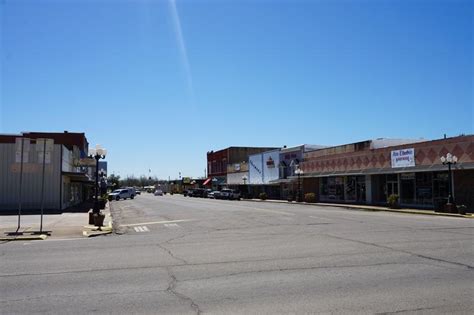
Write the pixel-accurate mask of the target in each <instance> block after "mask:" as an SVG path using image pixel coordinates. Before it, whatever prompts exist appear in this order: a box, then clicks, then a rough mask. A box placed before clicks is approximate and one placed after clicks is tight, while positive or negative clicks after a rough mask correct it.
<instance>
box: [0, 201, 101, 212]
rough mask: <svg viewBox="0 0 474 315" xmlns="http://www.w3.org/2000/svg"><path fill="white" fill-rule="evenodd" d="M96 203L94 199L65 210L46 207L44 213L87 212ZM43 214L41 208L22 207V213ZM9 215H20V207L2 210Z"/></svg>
mask: <svg viewBox="0 0 474 315" xmlns="http://www.w3.org/2000/svg"><path fill="white" fill-rule="evenodd" d="M93 205H94V203H93V202H92V201H86V202H83V203H81V204H79V205H76V206H73V207H69V208H67V209H64V210H57V209H44V211H43V213H44V214H45V215H46V214H49V215H51V214H62V213H87V212H89V210H90V209H92V207H93ZM39 214H41V210H40V209H22V210H21V215H39ZM7 215H18V209H15V210H0V216H7Z"/></svg>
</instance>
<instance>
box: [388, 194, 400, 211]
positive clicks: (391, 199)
mask: <svg viewBox="0 0 474 315" xmlns="http://www.w3.org/2000/svg"><path fill="white" fill-rule="evenodd" d="M398 199H399V196H398V195H397V194H392V195H390V196H388V198H387V204H388V207H389V208H392V209H396V208H398Z"/></svg>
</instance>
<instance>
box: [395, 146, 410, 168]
mask: <svg viewBox="0 0 474 315" xmlns="http://www.w3.org/2000/svg"><path fill="white" fill-rule="evenodd" d="M412 166H415V149H413V148H411V149H403V150H396V151H392V168H396V167H412Z"/></svg>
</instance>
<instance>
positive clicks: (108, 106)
mask: <svg viewBox="0 0 474 315" xmlns="http://www.w3.org/2000/svg"><path fill="white" fill-rule="evenodd" d="M473 3H474V2H472V1H456V0H449V1H435V0H433V1H402V0H398V1H383V0H382V1H375V0H373V1H358V0H352V1H350V0H346V1H337V0H336V1H329V0H327V1H309V0H307V1H290V0H288V1H282V0H280V1H270V0H267V1H263V0H260V1H258V0H256V1H249V0H248V1H243V0H242V1H230V0H228V1H225V0H222V1H217V0H215V1H200V0H188V1H184V0H183V1H180V0H176V1H171V0H170V1H164V0H163V1H153V0H147V1H146V0H134V1H131V0H130V1H120V0H102V1H101V0H99V1H92V0H70V1H59V0H56V1H45V0H30V1H26V0H15V1H11V0H3V1H0V10H1V12H0V13H1V15H0V19H1V24H0V25H1V32H0V35H1V47H0V48H1V49H0V53H1V56H0V57H1V69H0V74H1V77H0V78H1V85H0V87H1V90H0V93H1V94H0V101H1V103H0V132H1V133H17V132H20V131H63V130H69V131H71V132H72V131H76V132H86V135H87V137H88V140H89V142H90V143H91V145H92V146H94V145H95V144H96V143H100V144H102V145H103V146H105V147H106V148H107V149H108V150H109V158H108V161H109V171H115V172H116V173H119V174H120V175H121V176H122V177H124V176H126V175H128V174H134V175H137V176H139V175H141V174H147V173H148V169H149V168H151V169H152V174H153V175H156V176H158V177H160V178H168V176H171V178H175V177H177V176H178V172H181V173H182V175H183V176H204V169H205V168H206V152H207V151H210V150H217V149H221V148H225V147H228V146H283V145H289V146H291V145H297V144H301V143H311V144H326V145H330V144H334V145H336V144H344V143H350V142H355V141H361V140H367V139H373V138H378V137H391V138H421V137H423V138H427V139H435V138H441V137H442V136H443V134H444V133H446V134H448V135H449V136H454V135H458V134H460V133H473V131H474V126H473V124H474V123H473V122H474V113H473V99H474V94H473V72H474V64H473V29H474V24H473V23H474V22H473V12H474V6H473Z"/></svg>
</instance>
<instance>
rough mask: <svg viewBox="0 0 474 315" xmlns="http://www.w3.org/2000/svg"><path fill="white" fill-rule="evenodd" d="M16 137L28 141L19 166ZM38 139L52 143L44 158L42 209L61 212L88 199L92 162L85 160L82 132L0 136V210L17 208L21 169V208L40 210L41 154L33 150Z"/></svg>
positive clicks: (91, 184)
mask: <svg viewBox="0 0 474 315" xmlns="http://www.w3.org/2000/svg"><path fill="white" fill-rule="evenodd" d="M18 138H25V139H30V142H31V145H30V148H29V150H28V151H26V150H25V151H24V158H23V161H24V163H23V166H21V163H19V162H20V161H21V159H20V160H19V157H18V156H17V154H18V153H17V151H18V146H17V145H16V143H15V141H16V139H18ZM39 138H49V139H53V140H54V145H53V147H52V150H51V154H50V155H49V156H48V158H47V162H49V163H46V164H45V172H44V174H45V178H44V208H45V209H48V210H63V209H66V208H68V207H71V206H74V205H77V204H80V203H81V202H83V201H85V200H87V199H88V198H89V196H90V193H91V190H92V187H93V183H94V181H93V179H92V176H91V175H92V172H93V168H92V166H94V165H95V164H94V163H95V160H93V159H88V158H85V157H87V153H88V142H87V139H86V137H85V135H84V133H69V132H64V133H22V134H18V135H0V211H7V210H10V211H11V210H16V209H17V208H18V205H19V196H20V194H19V192H20V173H21V172H20V171H21V168H22V169H23V171H22V188H21V196H22V198H21V199H22V209H24V210H36V209H40V206H41V184H42V173H43V172H42V171H43V155H42V153H40V152H38V151H37V148H36V142H37V141H36V140H37V139H39ZM85 164H89V166H90V167H87V166H84V165H85Z"/></svg>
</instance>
